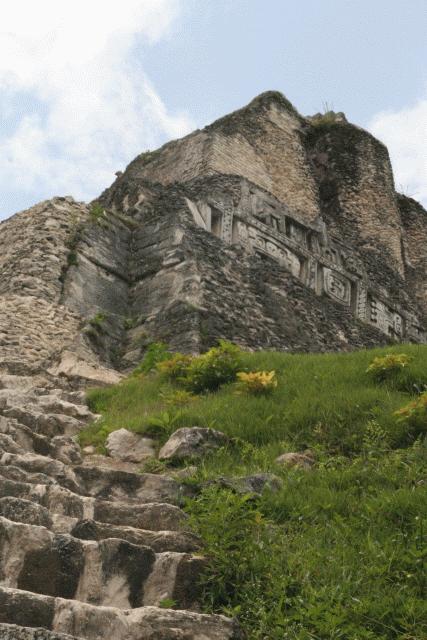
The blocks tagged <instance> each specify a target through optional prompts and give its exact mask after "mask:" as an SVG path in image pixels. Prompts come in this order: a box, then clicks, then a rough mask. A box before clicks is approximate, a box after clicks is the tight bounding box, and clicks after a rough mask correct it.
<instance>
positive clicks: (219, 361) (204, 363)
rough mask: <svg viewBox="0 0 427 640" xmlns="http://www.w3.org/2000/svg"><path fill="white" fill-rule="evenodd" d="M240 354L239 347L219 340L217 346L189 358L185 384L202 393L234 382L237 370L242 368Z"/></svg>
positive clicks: (190, 389)
mask: <svg viewBox="0 0 427 640" xmlns="http://www.w3.org/2000/svg"><path fill="white" fill-rule="evenodd" d="M241 355H242V351H241V349H240V348H239V347H237V346H236V345H234V344H232V343H231V342H226V341H225V340H220V342H219V345H218V346H217V347H212V349H209V351H207V352H206V353H204V354H202V355H201V356H197V357H195V358H193V359H192V360H191V362H190V364H189V366H188V368H187V370H186V374H185V379H184V380H183V382H184V384H185V386H186V387H187V389H188V390H189V391H192V392H193V393H202V392H204V391H216V390H217V389H219V387H220V386H221V385H223V384H227V383H229V382H235V380H236V375H237V372H238V371H239V370H240V369H242V363H241Z"/></svg>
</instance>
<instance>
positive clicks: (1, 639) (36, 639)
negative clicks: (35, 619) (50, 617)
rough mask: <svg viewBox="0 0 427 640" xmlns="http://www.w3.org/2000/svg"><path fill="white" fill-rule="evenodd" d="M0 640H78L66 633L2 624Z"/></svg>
mask: <svg viewBox="0 0 427 640" xmlns="http://www.w3.org/2000/svg"><path fill="white" fill-rule="evenodd" d="M0 640H78V638H76V636H70V635H68V633H67V634H65V633H55V631H47V629H42V628H41V627H37V628H36V629H31V628H30V627H21V626H18V625H16V624H4V623H3V624H0Z"/></svg>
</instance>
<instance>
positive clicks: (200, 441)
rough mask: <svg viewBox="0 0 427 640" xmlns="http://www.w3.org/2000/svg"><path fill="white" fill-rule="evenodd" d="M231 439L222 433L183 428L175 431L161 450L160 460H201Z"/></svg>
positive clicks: (212, 430) (213, 430) (197, 428)
mask: <svg viewBox="0 0 427 640" xmlns="http://www.w3.org/2000/svg"><path fill="white" fill-rule="evenodd" d="M228 441H229V439H228V438H227V436H226V435H225V434H223V433H221V431H215V429H204V428H202V427H183V428H182V429H178V431H175V433H173V434H172V435H171V437H170V438H169V440H168V441H167V442H166V444H165V445H164V446H163V447H162V448H161V449H160V453H159V458H160V460H184V459H186V458H201V457H202V456H205V455H207V454H208V453H211V452H212V451H215V449H219V448H220V447H222V446H224V445H225V444H227V442H228Z"/></svg>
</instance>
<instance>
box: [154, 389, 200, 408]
mask: <svg viewBox="0 0 427 640" xmlns="http://www.w3.org/2000/svg"><path fill="white" fill-rule="evenodd" d="M161 397H162V399H163V400H164V402H165V404H167V405H169V406H171V407H185V406H186V405H189V404H190V403H191V402H194V400H196V396H195V395H194V394H192V393H190V391H186V390H185V389H176V390H175V391H170V392H169V393H168V392H164V393H162V394H161Z"/></svg>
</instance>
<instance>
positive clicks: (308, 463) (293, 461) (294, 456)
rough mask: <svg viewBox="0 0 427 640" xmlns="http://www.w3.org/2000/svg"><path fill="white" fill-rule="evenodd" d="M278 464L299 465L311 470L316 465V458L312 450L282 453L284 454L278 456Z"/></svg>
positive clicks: (286, 465) (285, 465)
mask: <svg viewBox="0 0 427 640" xmlns="http://www.w3.org/2000/svg"><path fill="white" fill-rule="evenodd" d="M276 464H279V465H282V466H284V467H299V468H301V469H306V470H309V469H311V468H312V467H313V466H314V464H315V459H314V457H313V455H312V454H311V453H310V452H305V451H301V452H288V453H282V455H280V456H279V457H278V458H276Z"/></svg>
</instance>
